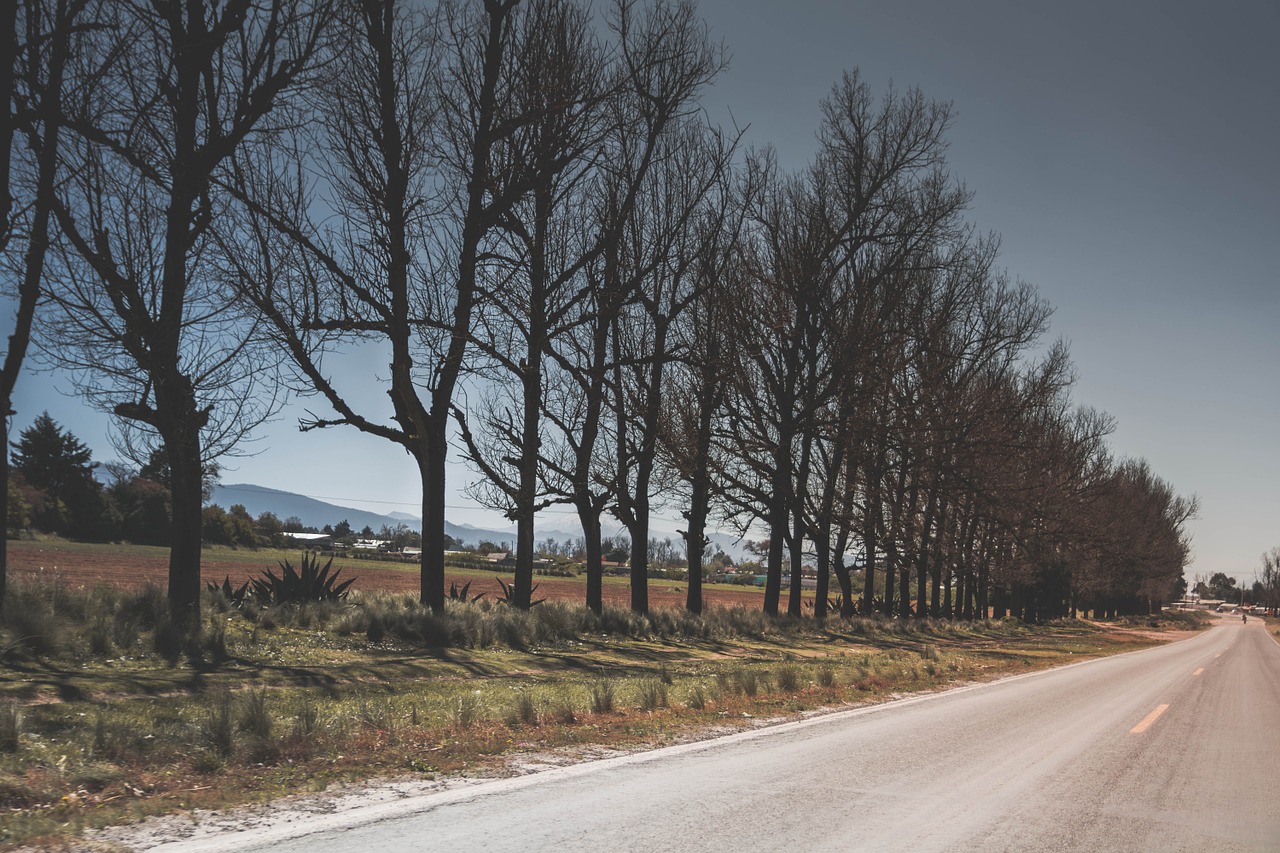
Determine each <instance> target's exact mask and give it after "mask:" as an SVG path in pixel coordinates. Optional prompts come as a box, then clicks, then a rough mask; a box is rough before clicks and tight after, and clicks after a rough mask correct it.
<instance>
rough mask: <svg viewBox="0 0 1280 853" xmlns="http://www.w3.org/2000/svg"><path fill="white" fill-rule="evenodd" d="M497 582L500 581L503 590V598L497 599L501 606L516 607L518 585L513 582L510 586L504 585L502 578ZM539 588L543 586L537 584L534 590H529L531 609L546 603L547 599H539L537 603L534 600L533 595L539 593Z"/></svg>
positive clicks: (499, 584)
mask: <svg viewBox="0 0 1280 853" xmlns="http://www.w3.org/2000/svg"><path fill="white" fill-rule="evenodd" d="M496 580H497V581H498V586H499V587H501V588H502V598H499V599H497V601H498V603H499V604H510V605H513V606H514V605H515V603H516V599H515V595H516V584H515V581H512V582H511V583H510V584H505V583H503V582H502V578H496ZM539 586H541V584H536V583H535V584H534V585H533V588H532V589H530V590H529V606H530V607H536V606H537V605H539V604H541V603H542V602H544V601H546V599H545V598H539V599H538V600H537V601H534V600H533V594H534V593H535V592H537V591H538V587H539Z"/></svg>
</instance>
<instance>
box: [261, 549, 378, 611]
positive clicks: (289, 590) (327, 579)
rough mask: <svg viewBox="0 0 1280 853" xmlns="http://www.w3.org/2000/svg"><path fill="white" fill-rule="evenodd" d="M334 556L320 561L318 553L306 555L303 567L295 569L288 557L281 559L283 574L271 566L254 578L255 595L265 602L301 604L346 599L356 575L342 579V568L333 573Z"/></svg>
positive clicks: (302, 563) (303, 556)
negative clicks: (340, 576)
mask: <svg viewBox="0 0 1280 853" xmlns="http://www.w3.org/2000/svg"><path fill="white" fill-rule="evenodd" d="M332 566H333V557H330V558H329V561H328V562H326V563H325V564H324V566H323V567H321V565H320V558H319V557H317V556H316V555H315V554H306V553H304V554H303V555H302V562H301V563H300V564H299V568H298V569H295V568H294V567H293V566H292V565H291V564H290V563H289V561H288V560H287V559H285V560H281V561H280V576H278V577H277V576H276V573H275V572H273V571H272V570H271V569H264V570H263V572H262V574H263V577H260V578H254V579H253V581H252V584H253V597H254V598H256V599H258V601H260V602H262V603H263V604H298V603H301V602H304V601H342V600H343V599H345V598H346V597H347V587H349V586H351V584H353V583H355V580H356V579H355V578H351V579H349V580H345V581H343V582H342V583H338V575H340V574H342V570H341V569H339V570H338V571H336V572H334V573H333V574H332V575H331V574H329V569H330V568H331V567H332Z"/></svg>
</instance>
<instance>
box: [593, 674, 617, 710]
mask: <svg viewBox="0 0 1280 853" xmlns="http://www.w3.org/2000/svg"><path fill="white" fill-rule="evenodd" d="M616 703H617V692H616V690H615V688H614V686H613V682H612V681H610V680H608V679H607V678H601V679H599V680H598V681H596V682H595V683H593V684H592V685H591V713H593V714H612V713H613V709H614V706H615V705H616Z"/></svg>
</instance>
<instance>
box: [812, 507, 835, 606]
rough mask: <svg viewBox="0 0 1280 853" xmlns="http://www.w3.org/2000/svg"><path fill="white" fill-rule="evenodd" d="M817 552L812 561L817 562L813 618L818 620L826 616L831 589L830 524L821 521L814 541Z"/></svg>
mask: <svg viewBox="0 0 1280 853" xmlns="http://www.w3.org/2000/svg"><path fill="white" fill-rule="evenodd" d="M813 544H814V549H815V551H816V552H817V553H816V558H815V560H814V562H815V563H816V564H817V566H816V568H817V570H818V584H817V589H815V590H814V598H813V618H814V619H815V620H817V621H818V622H822V621H825V620H826V618H827V595H828V593H829V592H830V590H831V525H830V524H829V523H826V522H823V523H822V524H820V525H819V527H818V535H817V538H816V540H815V541H814V543H813Z"/></svg>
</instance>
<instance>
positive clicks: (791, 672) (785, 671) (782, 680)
mask: <svg viewBox="0 0 1280 853" xmlns="http://www.w3.org/2000/svg"><path fill="white" fill-rule="evenodd" d="M774 676H775V677H776V678H777V679H778V689H779V690H781V691H782V692H784V693H795V692H796V691H797V690H799V689H800V668H799V667H797V666H796V665H795V664H790V663H788V664H783V665H782V666H780V667H778V668H777V670H775V671H774Z"/></svg>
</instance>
